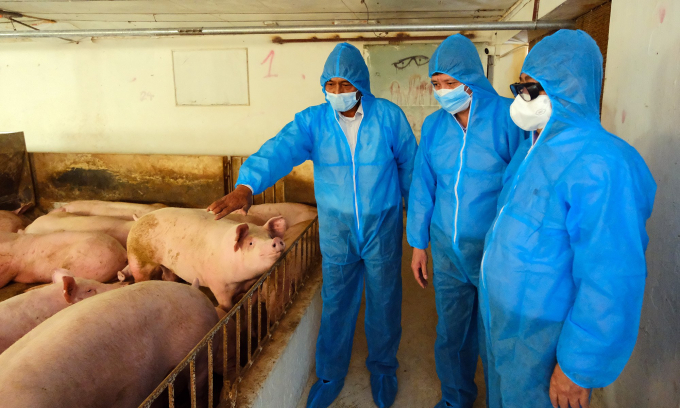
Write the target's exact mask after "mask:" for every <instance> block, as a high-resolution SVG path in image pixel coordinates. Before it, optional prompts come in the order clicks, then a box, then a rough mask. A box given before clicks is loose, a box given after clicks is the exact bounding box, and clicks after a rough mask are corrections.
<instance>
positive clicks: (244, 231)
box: [234, 224, 250, 251]
mask: <svg viewBox="0 0 680 408" xmlns="http://www.w3.org/2000/svg"><path fill="white" fill-rule="evenodd" d="M249 230H250V227H248V224H239V225H238V226H236V238H234V251H238V247H239V243H240V242H241V241H242V240H243V239H244V238H245V237H246V236H248V231H249Z"/></svg>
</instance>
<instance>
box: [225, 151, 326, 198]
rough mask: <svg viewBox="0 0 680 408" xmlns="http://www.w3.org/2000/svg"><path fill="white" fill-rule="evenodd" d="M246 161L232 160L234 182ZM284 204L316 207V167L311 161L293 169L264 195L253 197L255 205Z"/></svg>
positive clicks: (240, 157) (240, 158)
mask: <svg viewBox="0 0 680 408" xmlns="http://www.w3.org/2000/svg"><path fill="white" fill-rule="evenodd" d="M245 160H246V157H242V156H234V157H232V158H231V171H232V174H233V175H234V178H233V180H234V182H235V181H236V179H237V178H238V172H239V170H240V168H241V165H242V164H243V162H245ZM232 184H233V183H232ZM283 202H288V203H304V204H309V205H316V198H315V197H314V165H313V163H312V162H311V161H306V162H304V163H302V164H301V165H299V166H297V167H295V168H293V171H291V172H290V173H289V174H288V175H286V176H285V177H283V178H282V179H281V180H279V181H278V182H276V184H275V185H274V186H272V187H270V188H268V189H267V190H266V191H265V192H263V193H262V194H258V195H256V196H254V197H253V204H268V203H283Z"/></svg>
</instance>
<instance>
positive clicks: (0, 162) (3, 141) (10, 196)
mask: <svg viewBox="0 0 680 408" xmlns="http://www.w3.org/2000/svg"><path fill="white" fill-rule="evenodd" d="M23 204H35V193H34V190H33V180H32V177H31V167H30V164H29V160H28V153H27V152H26V141H25V140H24V134H23V132H17V133H6V134H0V210H9V211H12V210H16V209H17V208H19V207H21V206H22V205H23Z"/></svg>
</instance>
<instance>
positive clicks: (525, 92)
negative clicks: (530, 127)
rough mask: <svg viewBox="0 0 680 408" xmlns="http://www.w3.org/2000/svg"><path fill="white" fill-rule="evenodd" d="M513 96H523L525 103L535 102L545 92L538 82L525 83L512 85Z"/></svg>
mask: <svg viewBox="0 0 680 408" xmlns="http://www.w3.org/2000/svg"><path fill="white" fill-rule="evenodd" d="M510 90H511V91H512V94H513V95H515V96H517V95H519V96H521V97H522V99H524V100H525V101H527V102H529V101H533V100H534V99H536V97H537V96H538V95H539V93H540V92H541V91H542V90H543V87H542V86H541V84H539V83H538V82H525V83H519V82H517V83H516V84H512V85H510Z"/></svg>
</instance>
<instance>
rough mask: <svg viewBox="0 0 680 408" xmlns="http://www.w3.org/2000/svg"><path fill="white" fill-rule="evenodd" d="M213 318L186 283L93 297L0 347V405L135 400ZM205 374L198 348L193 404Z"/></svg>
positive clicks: (121, 404)
mask: <svg viewBox="0 0 680 408" xmlns="http://www.w3.org/2000/svg"><path fill="white" fill-rule="evenodd" d="M216 323H217V313H216V312H215V309H214V307H213V305H212V303H211V302H210V300H209V299H208V298H207V297H206V296H205V295H204V294H203V293H202V292H201V291H200V290H198V289H196V288H192V287H191V286H189V285H184V284H179V283H174V282H142V283H138V284H134V285H129V286H127V287H124V288H121V289H117V290H112V291H109V292H107V293H103V294H101V295H98V296H95V297H93V298H91V299H88V300H86V301H84V302H80V303H77V304H75V305H73V306H70V307H67V308H66V309H64V310H62V311H61V312H59V313H57V314H55V315H54V316H52V317H51V318H49V319H47V320H45V321H44V322H42V323H41V324H40V325H38V327H36V328H35V329H33V330H31V331H30V332H29V333H28V334H26V335H25V336H24V337H22V338H21V339H19V340H18V341H17V342H16V343H14V344H13V345H12V346H11V347H10V348H8V349H7V350H6V351H5V352H4V353H2V354H0V384H2V386H0V401H2V403H1V404H0V405H2V407H3V408H25V407H31V408H74V407H107V408H130V407H137V406H139V405H140V404H141V403H142V402H143V401H144V399H145V398H146V397H147V396H148V395H149V394H150V393H151V392H152V391H153V390H154V389H155V388H156V386H157V385H158V384H160V382H161V381H162V380H163V378H165V376H167V375H168V373H170V371H171V370H172V369H174V368H175V366H176V365H177V364H178V363H179V362H181V361H182V359H183V358H184V357H185V356H186V355H187V354H188V353H189V352H190V351H191V350H192V349H193V347H194V346H196V344H198V342H199V341H200V340H201V339H202V338H203V336H205V334H206V333H208V331H210V329H211V328H212V327H213V326H214V325H215V324H216ZM187 371H188V370H187ZM207 374H208V372H207V354H205V355H199V357H198V358H197V359H196V383H197V391H198V395H197V397H198V399H199V403H200V402H202V401H201V400H203V401H204V400H205V395H204V394H205V391H204V390H205V389H207V384H206V381H207ZM178 379H179V380H181V378H178ZM180 388H181V386H180V382H179V381H178V383H177V384H176V388H175V392H179V391H180ZM166 398H167V397H166ZM166 401H167V400H166ZM166 401H165V406H167V402H166ZM201 406H205V405H201Z"/></svg>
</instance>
